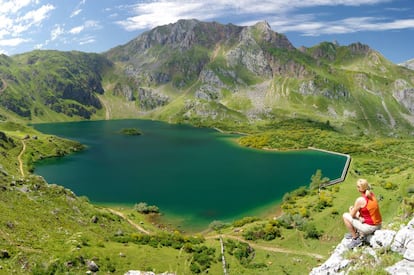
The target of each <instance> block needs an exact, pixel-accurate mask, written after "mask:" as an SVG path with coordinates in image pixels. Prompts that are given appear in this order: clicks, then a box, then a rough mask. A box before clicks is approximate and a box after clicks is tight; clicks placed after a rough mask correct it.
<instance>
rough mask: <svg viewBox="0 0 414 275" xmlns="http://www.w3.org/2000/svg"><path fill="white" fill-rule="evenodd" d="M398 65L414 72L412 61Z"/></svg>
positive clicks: (413, 62) (413, 60)
mask: <svg viewBox="0 0 414 275" xmlns="http://www.w3.org/2000/svg"><path fill="white" fill-rule="evenodd" d="M399 65H400V66H404V67H407V68H408V69H411V70H414V59H410V60H407V61H405V62H403V63H401V64H399Z"/></svg>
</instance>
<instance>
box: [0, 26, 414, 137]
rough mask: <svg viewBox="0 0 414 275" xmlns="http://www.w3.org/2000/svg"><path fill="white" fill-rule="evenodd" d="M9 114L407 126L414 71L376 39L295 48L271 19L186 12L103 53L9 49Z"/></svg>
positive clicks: (381, 130)
mask: <svg viewBox="0 0 414 275" xmlns="http://www.w3.org/2000/svg"><path fill="white" fill-rule="evenodd" d="M0 79H1V82H0V83H1V85H2V86H0V91H1V93H0V100H1V103H0V105H1V106H2V107H3V110H2V111H0V115H2V116H4V117H10V116H12V117H13V116H16V115H17V116H18V117H23V118H25V119H26V120H32V121H60V120H68V119H90V118H92V119H94V118H125V117H146V118H154V119H160V120H166V121H171V122H188V123H192V124H196V125H207V126H223V127H230V128H231V127H234V125H245V126H246V127H250V126H249V125H257V124H263V123H265V124H268V123H273V122H275V121H282V120H286V119H291V118H301V119H310V120H316V121H319V122H326V123H328V122H329V124H330V125H333V126H335V127H337V128H341V129H343V130H344V131H347V130H350V131H353V132H355V131H358V132H365V133H375V134H388V135H393V134H407V133H411V132H412V128H413V123H414V116H413V115H414V72H413V71H411V70H409V69H407V68H405V67H402V66H397V65H395V64H393V63H392V62H390V61H388V60H386V59H385V58H384V57H383V56H382V55H381V54H380V53H378V52H377V51H375V50H373V49H371V48H370V47H369V46H367V45H363V44H361V43H354V44H351V45H348V46H340V45H338V44H337V43H330V42H324V43H321V44H319V45H316V46H314V47H310V48H304V47H302V48H299V49H297V48H295V47H294V46H293V45H292V44H291V43H290V41H289V40H288V39H287V37H286V36H285V35H283V34H279V33H277V32H274V31H272V30H271V28H270V26H269V25H268V24H267V23H266V22H260V23H257V24H256V25H254V26H249V27H243V26H235V25H232V24H227V25H222V24H219V23H216V22H211V23H207V22H200V21H198V20H180V21H178V22H176V23H174V24H168V25H164V26H159V27H156V28H154V29H152V30H150V31H148V32H145V33H143V34H141V35H140V36H138V37H137V38H135V39H133V40H132V41H130V42H128V43H126V44H125V45H120V46H118V47H115V48H113V49H111V50H109V51H107V52H105V53H103V54H87V53H80V52H57V51H33V52H29V53H25V54H21V55H17V56H12V57H7V56H1V58H0Z"/></svg>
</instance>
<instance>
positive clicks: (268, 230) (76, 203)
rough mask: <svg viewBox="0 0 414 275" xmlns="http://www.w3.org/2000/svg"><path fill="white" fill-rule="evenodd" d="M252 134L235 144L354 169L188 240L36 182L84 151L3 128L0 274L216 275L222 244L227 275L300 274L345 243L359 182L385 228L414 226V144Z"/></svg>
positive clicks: (290, 124)
mask: <svg viewBox="0 0 414 275" xmlns="http://www.w3.org/2000/svg"><path fill="white" fill-rule="evenodd" d="M299 129H300V130H299ZM256 131H257V133H256V134H252V135H249V136H245V137H242V138H241V139H240V143H241V144H243V145H245V146H252V147H256V148H264V147H266V148H269V149H278V150H288V149H298V148H305V147H307V146H314V147H318V148H323V149H327V150H333V151H338V152H343V153H349V154H350V155H351V156H352V162H351V167H350V170H349V173H348V176H347V178H346V180H345V182H343V183H340V184H338V185H335V186H331V187H327V188H326V189H323V190H321V192H320V193H318V192H317V189H312V188H311V187H310V186H314V185H315V181H316V182H317V181H318V180H321V178H322V177H323V171H321V172H322V175H319V178H318V177H317V176H316V177H315V178H314V179H312V180H311V179H310V181H309V186H305V187H303V188H300V189H298V190H296V191H294V190H292V192H290V193H288V194H286V195H285V196H284V198H283V202H282V204H281V205H279V206H276V205H275V208H274V211H272V212H271V213H263V214H262V215H261V216H258V217H246V218H244V219H242V220H237V221H234V222H232V223H230V224H227V223H223V222H220V221H216V222H213V223H212V224H211V225H210V226H209V228H206V230H205V231H204V232H200V234H196V235H186V234H184V233H182V232H180V230H177V229H174V228H169V227H164V226H158V225H157V224H154V223H153V221H154V219H153V218H151V217H154V216H153V215H144V214H141V213H139V212H137V210H134V209H127V208H117V207H112V209H110V208H106V207H103V206H95V205H92V204H90V203H89V202H88V199H87V198H85V197H77V196H76V195H75V194H73V192H71V191H70V190H67V189H65V188H63V187H60V186H58V185H55V184H48V183H46V182H45V181H44V180H43V179H42V178H40V177H38V176H35V175H32V174H31V173H30V170H31V167H32V165H33V161H35V160H36V159H39V158H43V157H49V156H59V155H63V154H66V153H70V152H73V151H77V150H81V149H82V146H81V145H79V144H77V143H75V142H71V141H68V140H62V139H60V138H57V137H53V136H48V135H43V134H41V133H38V132H36V131H35V130H33V129H32V128H30V127H27V126H22V125H20V124H15V123H1V124H0V132H1V133H2V135H1V139H0V142H1V144H0V150H1V154H0V155H1V156H3V157H4V158H2V159H1V165H2V169H1V182H0V204H1V206H0V208H1V209H2V215H1V216H0V251H1V253H0V266H1V268H0V274H3V273H4V274H65V273H67V272H70V273H84V272H86V271H87V270H88V263H89V264H90V262H91V261H93V262H94V263H95V264H97V265H98V266H99V270H100V272H104V273H113V274H123V273H124V272H126V271H127V270H130V269H139V270H152V271H155V272H159V273H161V272H165V271H169V272H176V273H177V274H195V273H199V272H201V273H206V272H207V271H208V273H209V274H221V273H222V272H223V271H222V263H221V253H220V251H221V247H220V240H219V238H220V236H221V238H222V240H223V243H224V246H225V251H226V252H225V255H224V256H225V259H226V263H227V269H228V270H229V272H230V274H258V273H260V274H279V273H283V272H284V273H289V274H298V273H306V272H308V271H310V269H311V268H312V267H314V266H316V265H318V264H319V263H320V262H321V261H323V260H324V259H326V258H327V257H328V255H329V253H330V252H331V250H332V247H334V246H335V245H336V244H337V243H338V242H339V241H340V240H341V238H342V236H343V234H344V233H345V228H344V226H343V224H342V219H341V213H342V212H343V211H344V210H345V209H348V206H349V205H350V204H352V202H353V201H354V199H355V197H356V196H357V193H356V190H355V182H356V179H357V178H358V177H365V178H367V179H368V180H369V181H370V182H371V183H372V185H373V188H374V192H375V193H376V194H377V196H379V197H380V198H381V201H380V205H381V210H382V214H383V217H384V221H385V222H384V226H385V228H388V227H389V226H391V225H389V224H391V223H392V226H393V227H398V226H399V224H401V223H403V222H405V221H406V220H407V219H408V218H409V217H412V215H413V207H414V201H413V193H414V185H413V184H412V181H411V175H412V173H413V172H414V171H413V168H412V162H413V159H412V158H411V156H410V152H412V151H413V150H414V148H413V147H414V140H412V139H392V138H379V139H373V138H369V137H366V136H353V137H350V136H347V135H343V134H342V133H341V132H340V131H338V130H335V129H334V128H332V126H330V125H327V124H326V123H322V124H321V123H315V122H311V121H307V120H305V121H302V120H293V121H285V122H283V123H276V124H273V125H263V126H261V127H258V128H257V130H256ZM22 152H23V153H22ZM20 163H22V165H23V166H22V168H20ZM311 183H313V184H311ZM281 255H282V257H281ZM384 257H386V258H385V259H386V261H385V263H392V262H393V261H397V260H398V257H397V256H396V255H393V254H392V253H391V254H387V255H384ZM381 268H382V267H378V268H377V269H376V270H378V271H380V270H381Z"/></svg>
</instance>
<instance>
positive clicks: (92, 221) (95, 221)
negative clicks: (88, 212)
mask: <svg viewBox="0 0 414 275" xmlns="http://www.w3.org/2000/svg"><path fill="white" fill-rule="evenodd" d="M98 220H99V219H98V217H97V216H93V217H92V218H91V223H97V222H98Z"/></svg>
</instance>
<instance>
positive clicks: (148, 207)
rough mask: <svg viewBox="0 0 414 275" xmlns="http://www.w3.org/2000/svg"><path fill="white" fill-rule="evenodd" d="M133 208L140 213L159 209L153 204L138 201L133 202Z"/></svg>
mask: <svg viewBox="0 0 414 275" xmlns="http://www.w3.org/2000/svg"><path fill="white" fill-rule="evenodd" d="M134 209H135V210H136V211H138V212H139V213H142V214H149V213H159V212H160V210H159V208H158V207H157V206H155V205H148V204H147V203H145V202H140V203H137V204H135V206H134Z"/></svg>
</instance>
